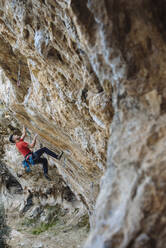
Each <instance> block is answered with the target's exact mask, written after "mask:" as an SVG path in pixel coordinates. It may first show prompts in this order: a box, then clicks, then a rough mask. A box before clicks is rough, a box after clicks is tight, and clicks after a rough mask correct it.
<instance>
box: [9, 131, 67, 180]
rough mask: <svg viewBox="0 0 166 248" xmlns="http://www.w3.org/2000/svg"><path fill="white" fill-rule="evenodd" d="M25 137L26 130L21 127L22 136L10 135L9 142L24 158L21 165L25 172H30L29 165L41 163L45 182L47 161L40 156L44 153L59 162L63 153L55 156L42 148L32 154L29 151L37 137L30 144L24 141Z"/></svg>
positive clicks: (45, 148)
mask: <svg viewBox="0 0 166 248" xmlns="http://www.w3.org/2000/svg"><path fill="white" fill-rule="evenodd" d="M25 136H26V129H25V127H23V133H22V136H21V137H20V136H18V135H14V134H11V135H10V137H9V141H10V142H12V143H14V144H16V147H17V149H18V150H19V152H20V153H21V154H22V155H23V156H24V158H25V160H24V161H23V165H24V168H25V167H26V171H27V172H29V171H30V167H29V164H31V165H34V164H39V163H42V164H43V171H44V176H45V178H46V179H47V180H50V178H49V176H48V161H47V159H46V158H41V156H42V154H43V153H46V154H48V155H50V156H51V157H53V158H56V159H58V160H60V159H61V157H62V155H63V152H61V153H60V155H57V154H56V153H54V152H52V151H51V150H49V149H48V148H47V147H42V148H41V149H39V150H37V151H36V152H32V151H31V150H30V149H31V148H34V147H35V144H36V138H37V135H35V136H34V138H33V140H32V143H31V144H29V143H27V142H25V141H24V138H25Z"/></svg>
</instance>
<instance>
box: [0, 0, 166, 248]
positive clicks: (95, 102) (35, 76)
mask: <svg viewBox="0 0 166 248" xmlns="http://www.w3.org/2000/svg"><path fill="white" fill-rule="evenodd" d="M165 12H166V6H165V4H164V3H163V2H162V1H160V0H158V1H155V0H153V1H150V0H146V1H136V0H132V1H124V0H116V1H115V0H110V1H107V0H105V1H104V0H100V1H99V0H93V1H92V0H88V1H82V0H71V1H67V0H57V1H53V0H34V1H32V0H27V1H24V0H12V1H7V0H3V1H1V2H0V31H1V33H0V66H1V71H0V79H1V80H0V83H1V85H0V86H1V90H0V98H1V101H2V102H3V104H5V105H6V106H7V108H8V109H9V110H10V111H11V112H10V115H11V113H13V114H12V115H13V116H14V119H17V121H18V122H17V124H14V128H13V130H15V129H18V130H20V127H21V126H22V125H23V124H24V125H26V126H27V127H28V129H29V130H30V133H29V137H28V138H29V141H30V140H31V138H32V136H33V134H34V133H38V134H39V142H38V144H37V148H39V147H40V146H41V145H44V146H48V147H49V148H50V149H52V150H53V151H55V152H57V153H59V152H60V151H61V150H64V157H63V159H62V160H61V161H60V162H58V161H55V160H53V159H50V160H49V164H50V167H49V171H50V175H51V179H52V180H54V181H55V178H56V179H57V182H59V184H55V182H53V183H52V184H51V187H50V188H51V189H52V190H53V189H54V190H53V191H56V190H59V191H58V192H60V194H61V192H63V189H64V188H67V187H69V192H72V194H73V195H74V197H75V201H74V202H75V204H80V205H79V206H81V207H82V208H83V209H84V211H83V212H84V213H85V212H88V213H89V215H90V220H91V226H92V228H91V233H90V236H89V238H88V241H87V243H86V245H85V247H87V248H116V247H117V248H138V247H139V248H140V247H147V248H149V247H157V248H163V247H164V245H165V241H166V235H165V228H164V227H165V221H166V217H165V208H166V203H165V200H164V194H165V169H164V166H165V139H166V138H165V137H166V135H165V127H166V123H165V121H166V116H165V106H166V89H165V80H166V74H165V49H166V46H165ZM19 75H20V80H19V81H18V77H19ZM7 115H8V114H7ZM13 116H12V118H13ZM10 118H11V117H10ZM10 118H9V119H10ZM10 120H11V119H10ZM14 123H16V122H14ZM12 127H13V126H12ZM11 130H12V129H11V127H10V126H9V130H8V131H7V133H6V134H8V132H9V131H11ZM2 156H3V161H5V163H6V165H7V166H8V168H9V169H10V173H12V174H13V176H15V178H17V179H18V182H19V183H20V184H21V186H22V188H23V189H27V188H30V191H33V194H36V195H38V196H39V195H42V196H43V194H44V193H45V188H47V189H48V187H49V186H48V184H46V183H43V182H44V181H43V178H42V171H41V170H39V168H38V167H35V168H34V169H33V171H32V176H31V177H30V176H29V175H27V174H25V175H22V177H20V178H18V177H17V175H18V173H19V172H20V171H21V166H20V164H21V159H22V158H21V156H20V155H18V154H17V153H15V148H14V146H12V145H9V144H6V145H4V146H3V149H2ZM16 161H17V163H16ZM106 161H107V162H106ZM21 173H22V172H21ZM103 173H104V176H103ZM102 176H103V177H102ZM101 177H102V180H101V184H100V194H99V196H98V193H99V182H100V179H101ZM58 185H60V186H59V188H58ZM58 194H59V193H58ZM58 194H57V195H58ZM72 194H71V195H72ZM46 195H47V194H46ZM97 196H98V198H97ZM96 198H97V203H96ZM48 199H49V200H47V201H46V202H47V204H48V202H49V201H50V202H51V200H50V199H51V198H49V197H48ZM52 199H53V200H52V203H55V202H57V203H58V200H57V199H58V197H55V195H54V196H53V198H52ZM18 202H19V201H18ZM39 202H40V204H41V203H42V199H40V201H39ZM50 202H49V204H51V203H50ZM69 202H70V201H69ZM72 202H73V201H72ZM95 203H96V206H95ZM18 205H19V204H18ZM18 205H17V207H18ZM24 207H25V205H24ZM6 208H7V206H6ZM70 209H74V208H73V206H72V207H71V208H70ZM20 211H21V210H20ZM36 211H37V210H36ZM92 213H93V215H92ZM27 214H28V213H27ZM40 218H41V216H40ZM156 226H157V227H156Z"/></svg>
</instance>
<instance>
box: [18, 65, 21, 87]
mask: <svg viewBox="0 0 166 248" xmlns="http://www.w3.org/2000/svg"><path fill="white" fill-rule="evenodd" d="M20 64H21V63H20V61H19V66H18V77H17V86H18V87H20V85H21V65H20Z"/></svg>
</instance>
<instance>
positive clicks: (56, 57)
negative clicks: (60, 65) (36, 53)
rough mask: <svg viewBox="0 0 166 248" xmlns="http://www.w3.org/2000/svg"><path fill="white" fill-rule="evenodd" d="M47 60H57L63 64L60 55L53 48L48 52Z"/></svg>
mask: <svg viewBox="0 0 166 248" xmlns="http://www.w3.org/2000/svg"><path fill="white" fill-rule="evenodd" d="M47 58H48V59H54V60H59V61H61V62H63V59H62V57H61V55H60V53H59V52H58V51H57V50H56V49H55V48H53V47H52V48H51V49H50V50H49V51H48V53H47Z"/></svg>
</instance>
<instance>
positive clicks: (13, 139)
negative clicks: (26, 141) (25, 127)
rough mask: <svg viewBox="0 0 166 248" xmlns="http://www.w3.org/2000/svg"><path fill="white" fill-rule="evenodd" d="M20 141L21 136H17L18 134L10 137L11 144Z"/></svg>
mask: <svg viewBox="0 0 166 248" xmlns="http://www.w3.org/2000/svg"><path fill="white" fill-rule="evenodd" d="M19 140H20V136H18V135H16V134H11V135H10V137H9V141H10V142H11V143H16V142H18V141H19Z"/></svg>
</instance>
